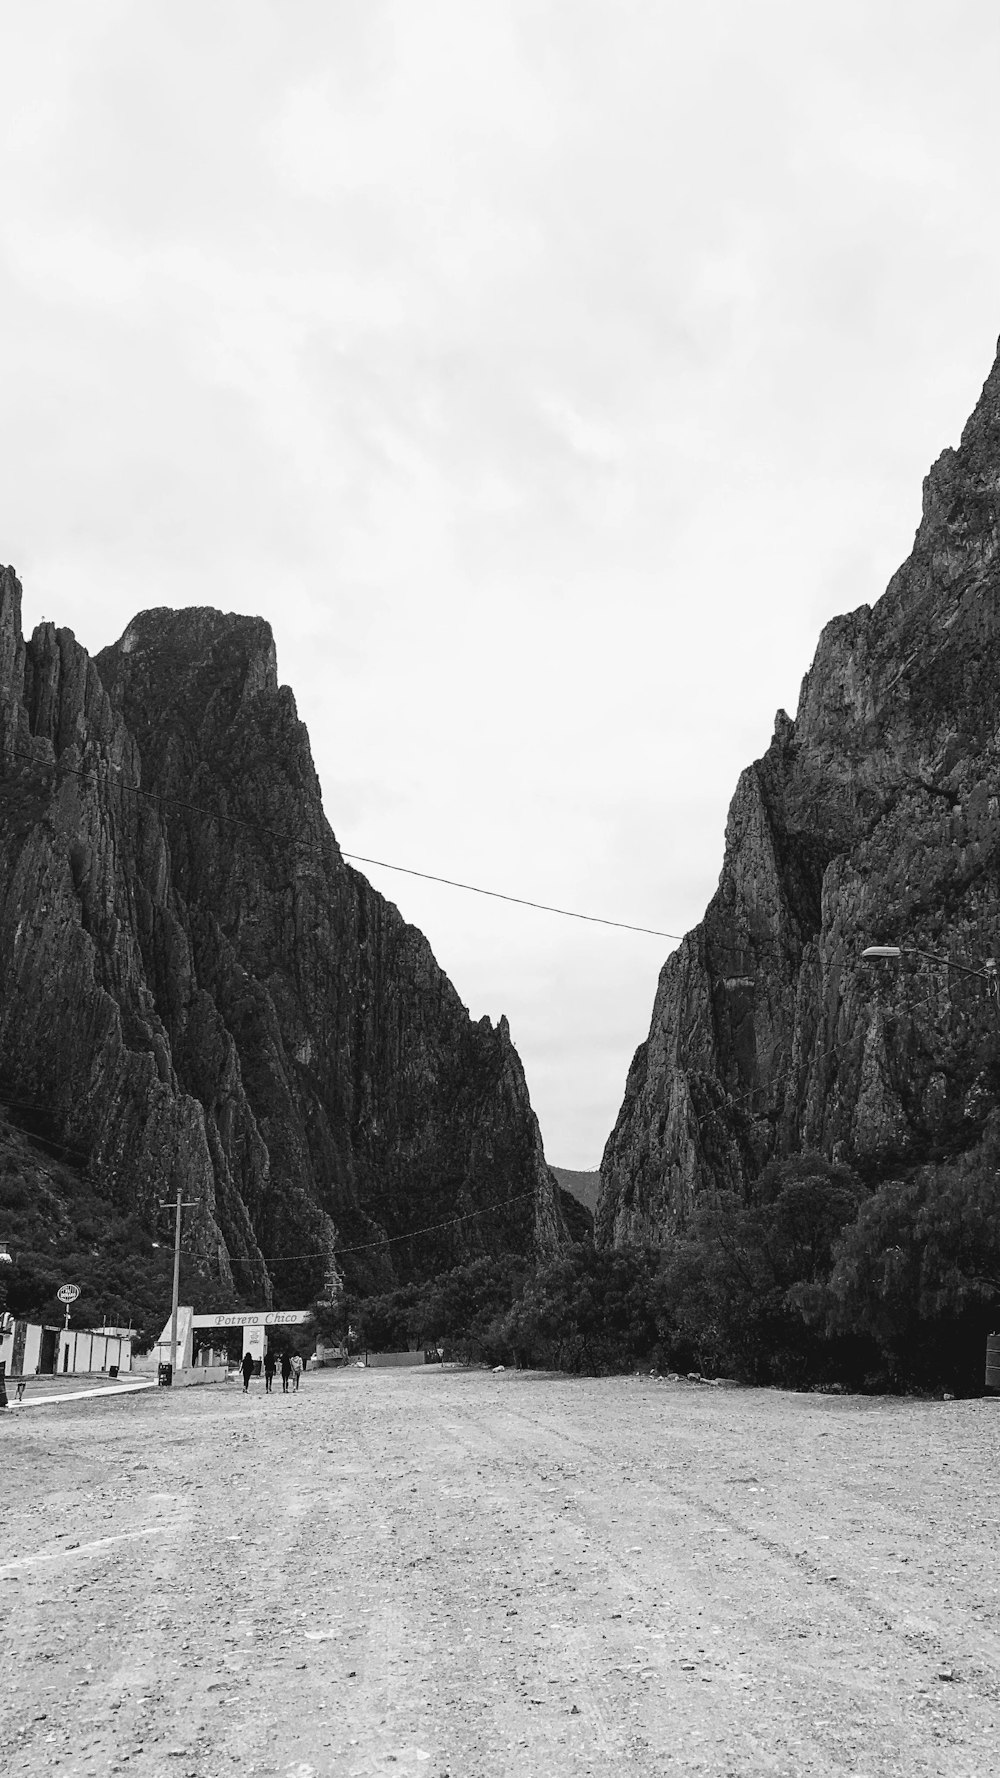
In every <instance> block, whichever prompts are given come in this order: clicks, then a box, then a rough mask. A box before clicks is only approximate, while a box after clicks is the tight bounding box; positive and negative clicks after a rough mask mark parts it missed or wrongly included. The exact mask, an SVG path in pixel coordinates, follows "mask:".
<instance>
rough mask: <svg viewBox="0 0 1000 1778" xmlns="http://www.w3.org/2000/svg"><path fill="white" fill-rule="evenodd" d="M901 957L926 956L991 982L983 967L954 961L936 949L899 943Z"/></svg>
mask: <svg viewBox="0 0 1000 1778" xmlns="http://www.w3.org/2000/svg"><path fill="white" fill-rule="evenodd" d="M899 950H900V955H901V956H903V957H926V958H927V959H928V961H929V962H931V963H943V964H944V965H945V966H946V968H948V969H960V970H961V971H962V974H963V975H974V976H975V977H976V978H977V980H978V981H981V982H992V981H993V979H994V978H993V976H992V975H990V974H989V972H988V971H987V970H985V969H973V968H972V967H971V966H970V964H968V963H956V962H955V959H954V957H942V956H940V955H939V953H938V952H937V951H921V950H918V949H917V946H916V945H900V947H899Z"/></svg>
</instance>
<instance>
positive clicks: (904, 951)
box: [861, 945, 1000, 1012]
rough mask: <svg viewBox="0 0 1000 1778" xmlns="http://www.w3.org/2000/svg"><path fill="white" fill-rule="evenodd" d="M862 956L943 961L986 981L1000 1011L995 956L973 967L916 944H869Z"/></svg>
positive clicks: (950, 967)
mask: <svg viewBox="0 0 1000 1778" xmlns="http://www.w3.org/2000/svg"><path fill="white" fill-rule="evenodd" d="M861 957H862V961H864V960H865V959H866V958H867V959H868V960H869V961H871V960H873V959H875V958H879V957H926V958H927V960H928V962H930V963H943V964H945V966H946V968H948V969H958V970H960V971H961V973H962V974H963V975H974V976H975V977H976V979H977V980H978V981H981V982H985V983H986V992H987V993H988V995H989V997H990V999H991V1000H992V1001H993V1004H994V1006H996V1008H997V1010H998V1012H1000V975H998V973H997V960H996V958H995V957H986V958H984V960H983V967H982V969H973V968H972V966H971V965H970V964H968V963H956V962H955V959H954V957H942V956H941V955H940V954H939V953H938V952H937V951H921V950H920V949H918V947H917V946H916V945H869V946H868V949H867V950H866V951H862V953H861Z"/></svg>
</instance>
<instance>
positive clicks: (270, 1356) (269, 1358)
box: [264, 1352, 277, 1395]
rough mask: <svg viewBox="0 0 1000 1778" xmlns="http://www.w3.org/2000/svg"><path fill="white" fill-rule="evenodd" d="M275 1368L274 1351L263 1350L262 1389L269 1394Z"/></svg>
mask: <svg viewBox="0 0 1000 1778" xmlns="http://www.w3.org/2000/svg"><path fill="white" fill-rule="evenodd" d="M276 1369H277V1365H276V1363H275V1357H274V1353H273V1352H265V1354H264V1389H265V1392H266V1393H267V1394H268V1395H270V1393H271V1384H272V1383H273V1382H274V1373H275V1370H276Z"/></svg>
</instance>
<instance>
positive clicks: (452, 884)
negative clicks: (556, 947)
mask: <svg viewBox="0 0 1000 1778" xmlns="http://www.w3.org/2000/svg"><path fill="white" fill-rule="evenodd" d="M344 857H345V858H352V859H355V860H356V861H357V863H359V864H376V865H378V867H379V869H380V870H398V871H402V872H403V873H404V875H405V876H408V877H423V879H424V881H425V882H427V883H447V885H448V887H449V889H466V890H467V891H468V892H469V894H470V895H491V896H492V897H493V899H494V901H513V902H515V903H516V904H517V906H518V907H521V908H540V909H541V911H542V913H543V914H561V915H562V917H563V919H564V920H589V921H590V922H591V924H592V925H594V926H617V927H618V928H619V929H620V930H621V931H623V932H648V933H651V934H652V936H653V937H654V938H673V939H676V940H677V942H678V944H679V943H680V941H681V939H682V937H683V934H682V933H680V932H664V931H662V929H661V928H660V927H658V926H633V925H632V923H631V921H630V920H607V919H605V918H604V916H603V915H602V914H578V913H576V912H575V911H574V910H573V909H572V908H557V907H553V906H552V905H551V903H550V902H547V901H528V900H526V898H525V897H524V896H523V895H504V894H503V893H502V892H501V891H500V890H499V889H480V888H479V887H478V885H477V884H475V883H458V882H456V881H455V878H454V877H438V876H435V875H434V872H433V871H429V870H413V869H412V868H411V866H410V865H408V864H387V863H386V861H385V859H384V858H366V857H365V856H364V853H362V852H345V853H344Z"/></svg>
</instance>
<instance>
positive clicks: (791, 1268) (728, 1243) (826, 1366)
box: [662, 1154, 863, 1384]
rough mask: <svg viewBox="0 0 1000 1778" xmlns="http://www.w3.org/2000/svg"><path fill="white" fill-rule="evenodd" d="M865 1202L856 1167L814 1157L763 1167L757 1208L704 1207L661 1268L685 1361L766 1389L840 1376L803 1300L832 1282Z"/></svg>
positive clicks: (721, 1199) (721, 1195) (837, 1358)
mask: <svg viewBox="0 0 1000 1778" xmlns="http://www.w3.org/2000/svg"><path fill="white" fill-rule="evenodd" d="M862 1196H863V1188H862V1186H861V1185H860V1183H859V1181H858V1180H857V1179H856V1178H855V1177H854V1175H853V1174H852V1173H851V1172H850V1170H849V1169H848V1168H846V1167H838V1166H834V1165H832V1164H831V1163H830V1162H828V1161H826V1160H824V1159H823V1157H822V1156H821V1155H812V1154H806V1155H799V1156H795V1157H793V1158H792V1159H790V1160H787V1161H781V1162H773V1163H772V1164H771V1165H770V1166H768V1167H767V1168H765V1170H764V1172H763V1173H762V1174H761V1176H760V1178H759V1179H758V1180H757V1181H756V1183H755V1185H754V1187H753V1191H752V1196H751V1197H750V1198H749V1199H746V1198H743V1197H741V1196H739V1195H738V1194H737V1193H735V1192H718V1193H714V1194H713V1195H712V1196H710V1197H706V1198H704V1199H703V1200H702V1201H701V1203H699V1204H698V1205H697V1206H696V1208H695V1210H694V1213H693V1215H692V1216H691V1218H690V1220H689V1222H688V1225H687V1227H686V1229H685V1231H684V1234H683V1236H682V1237H681V1238H680V1239H679V1240H678V1241H677V1242H676V1243H675V1244H674V1245H673V1247H672V1248H671V1250H670V1251H669V1253H668V1254H667V1256H666V1258H665V1262H664V1268H663V1280H662V1288H663V1291H664V1293H665V1295H666V1299H667V1302H668V1303H669V1305H670V1307H671V1309H672V1311H673V1314H674V1317H675V1319H676V1324H677V1344H676V1353H677V1356H678V1357H679V1358H680V1359H681V1362H684V1360H685V1359H687V1358H691V1357H693V1359H694V1361H695V1363H696V1364H697V1365H698V1367H699V1369H702V1370H710V1371H720V1370H721V1371H733V1372H735V1374H736V1375H737V1376H740V1377H744V1378H746V1379H747V1380H748V1381H751V1382H758V1383H766V1382H778V1383H784V1384H797V1383H803V1382H806V1381H808V1380H813V1379H818V1378H822V1377H824V1376H826V1375H827V1374H828V1373H829V1372H830V1371H831V1370H836V1369H837V1368H838V1364H839V1363H840V1362H841V1359H842V1354H841V1353H840V1352H839V1351H838V1350H837V1349H836V1348H835V1347H833V1346H831V1345H830V1343H829V1342H828V1341H827V1340H826V1339H825V1336H824V1333H823V1331H822V1330H820V1329H818V1328H817V1327H816V1326H815V1325H813V1326H810V1325H808V1323H807V1319H806V1315H805V1314H804V1312H803V1293H808V1292H809V1291H810V1290H812V1289H814V1288H815V1287H816V1286H817V1285H819V1284H821V1283H822V1282H824V1281H825V1279H826V1277H827V1276H828V1274H829V1272H830V1269H831V1267H832V1264H833V1251H834V1246H835V1243H836V1241H837V1239H838V1238H839V1236H840V1234H841V1232H842V1230H843V1229H844V1228H845V1226H847V1225H848V1224H849V1223H851V1222H852V1221H853V1220H854V1218H855V1216H856V1214H857V1210H858V1205H859V1202H860V1201H861V1198H862Z"/></svg>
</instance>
